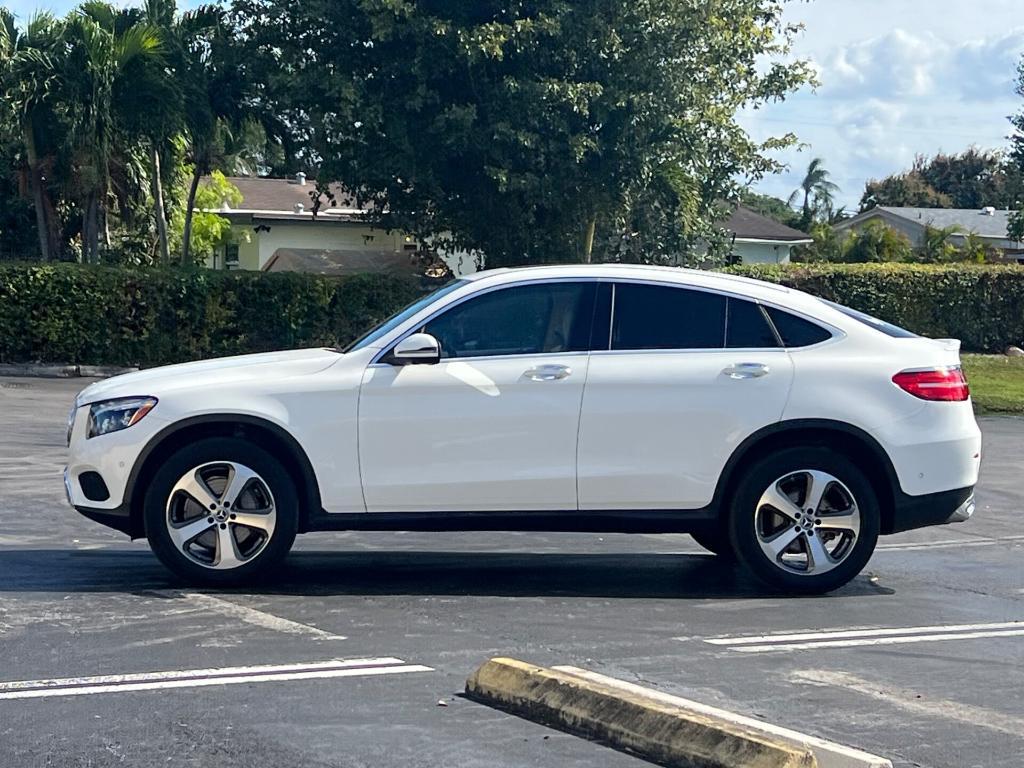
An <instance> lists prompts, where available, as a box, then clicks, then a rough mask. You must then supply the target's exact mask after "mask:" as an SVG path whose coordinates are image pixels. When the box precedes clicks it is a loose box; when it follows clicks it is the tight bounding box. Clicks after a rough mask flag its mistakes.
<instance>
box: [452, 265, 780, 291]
mask: <svg viewBox="0 0 1024 768" xmlns="http://www.w3.org/2000/svg"><path fill="white" fill-rule="evenodd" d="M574 277H575V278H581V277H589V278H604V279H609V280H629V279H633V280H655V281H658V282H667V283H678V284H680V285H690V286H695V287H704V288H714V289H717V290H721V291H731V292H735V293H741V294H744V295H746V296H751V297H753V298H762V297H763V298H768V297H769V296H771V297H774V298H779V297H780V296H781V295H782V294H792V293H798V292H797V291H793V290H791V289H789V288H786V287H785V286H781V285H777V284H775V283H768V282H765V281H763V280H754V279H752V278H749V277H742V276H740V275H730V274H725V273H722V272H710V271H708V270H702V269H686V268H683V267H663V266H654V265H648V264H558V265H544V266H536V267H516V268H512V269H509V268H502V269H487V270H483V271H482V272H475V273H473V274H470V275H465V276H464V278H463V279H466V280H473V281H477V280H486V281H488V282H490V281H494V282H497V283H506V282H507V283H514V282H519V281H520V280H523V279H531V278H537V279H544V278H550V279H558V278H574Z"/></svg>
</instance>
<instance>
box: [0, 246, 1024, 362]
mask: <svg viewBox="0 0 1024 768" xmlns="http://www.w3.org/2000/svg"><path fill="white" fill-rule="evenodd" d="M729 271H731V272H735V273H738V274H743V275H747V276H750V277H756V278H759V279H762V280H770V281H773V282H778V283H783V284H785V285H789V286H792V287H794V288H799V289H800V290H804V291H808V292H809V293H813V294H816V295H819V296H822V297H824V298H827V299H833V300H835V301H839V302H841V303H843V304H847V305H849V306H851V307H855V308H856V309H860V310H863V311H865V312H868V313H870V314H872V315H875V316H877V317H880V318H882V319H884V320H889V321H890V322H894V323H897V324H898V325H902V326H904V327H906V328H909V329H910V330H913V331H916V332H918V333H922V334H924V335H927V336H933V337H952V338H958V339H961V340H962V341H963V343H964V350H965V351H973V352H1000V351H1002V350H1004V349H1005V348H1006V347H1007V346H1009V345H1010V344H1020V343H1021V342H1024V268H1021V267H1009V266H1008V267H999V266H962V265H957V266H939V267H932V266H919V265H906V264H891V265H890V264H886V265H874V264H857V265H794V266H789V267H779V266H747V267H733V268H730V270H729ZM428 288H429V286H428V285H426V284H425V283H423V282H422V281H419V280H416V279H414V278H411V277H395V276H384V275H359V276H356V277H347V278H328V277H315V276H310V275H299V274H280V273H279V274H270V275H268V274H262V273H258V272H211V271H194V272H186V271H175V270H161V269H127V268H122V267H84V266H79V265H75V264H56V265H37V264H36V265H33V264H8V265H0V363H20V362H48V363H80V364H96V365H102V364H107V365H141V366H153V365H161V364H164V363H173V362H180V361H185V360H196V359H201V358H209V357H217V356H221V355H237V354H244V353H247V352H260V351H265V350H272V349H288V348H297V347H304V346H319V345H327V346H333V345H337V344H344V343H346V342H348V341H349V340H351V339H353V338H355V337H356V336H357V335H359V333H361V332H362V331H363V330H365V329H367V328H369V327H371V326H372V325H374V324H375V323H376V322H379V321H380V320H382V319H384V318H385V317H387V316H388V315H390V314H392V313H393V312H394V311H395V310H397V309H398V308H400V307H401V306H403V305H404V304H407V303H408V302H410V301H412V300H413V299H415V298H416V297H417V296H419V295H421V294H422V292H423V291H425V290H427V289H428Z"/></svg>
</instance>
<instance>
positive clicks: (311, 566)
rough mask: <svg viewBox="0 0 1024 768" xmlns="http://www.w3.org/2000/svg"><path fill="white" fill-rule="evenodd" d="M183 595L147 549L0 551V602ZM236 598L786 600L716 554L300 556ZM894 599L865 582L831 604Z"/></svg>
mask: <svg viewBox="0 0 1024 768" xmlns="http://www.w3.org/2000/svg"><path fill="white" fill-rule="evenodd" d="M183 586H187V585H184V584H183V583H182V582H180V581H178V580H176V579H174V577H172V576H171V575H170V574H169V573H168V572H167V571H166V570H165V569H164V568H163V567H162V566H161V565H160V563H159V562H158V561H157V560H156V558H155V557H154V556H153V555H151V554H150V553H149V552H148V551H145V550H142V549H138V550H129V549H94V550H65V549H52V550H39V549H33V550H0V593H3V592H51V591H52V592H139V591H149V590H154V589H157V590H159V589H177V588H181V587H183ZM217 591H223V592H230V591H232V590H230V589H218V590H217ZM237 591H239V592H243V593H244V592H259V593H265V594H281V595H296V596H301V595H353V596H359V595H372V596H379V595H478V596H498V597H525V596H530V597H537V596H562V597H605V598H688V599H701V598H704V599H707V598H743V597H752V598H753V597H766V596H772V595H774V594H777V593H776V592H772V591H771V590H769V589H767V588H765V587H763V586H761V585H760V584H759V583H758V582H757V581H755V580H754V579H753V578H752V577H750V576H749V575H748V574H747V573H746V572H744V571H743V570H742V569H741V568H740V567H738V566H736V565H733V564H731V563H729V562H727V561H724V560H722V559H720V558H717V557H714V556H712V555H703V554H664V553H661V554H646V553H636V552H630V553H622V554H617V553H610V554H576V553H572V554H563V553H547V552H545V553H531V552H510V553H495V552H472V551H469V552H466V551H457V552H456V551H420V550H411V551H390V550H373V551H358V552H335V551H332V552H319V551H310V550H305V551H298V552H293V553H292V554H291V555H290V556H289V557H288V559H287V560H286V561H285V563H284V564H283V565H282V566H280V567H279V568H278V569H276V570H275V571H274V572H273V573H272V574H270V575H268V576H267V577H265V578H264V579H262V580H261V581H260V583H257V584H251V585H247V586H245V587H241V588H238V590H237ZM893 592H894V590H892V589H889V588H886V587H882V586H879V585H878V584H875V583H873V582H872V581H871V580H870V578H868V577H867V576H865V575H862V576H859V577H858V578H856V579H854V580H853V581H852V582H851V583H850V584H848V585H847V586H845V587H843V588H842V589H841V590H838V591H836V592H833V593H832V594H831V595H830V597H833V598H835V597H852V596H864V595H878V596H881V595H888V594H893Z"/></svg>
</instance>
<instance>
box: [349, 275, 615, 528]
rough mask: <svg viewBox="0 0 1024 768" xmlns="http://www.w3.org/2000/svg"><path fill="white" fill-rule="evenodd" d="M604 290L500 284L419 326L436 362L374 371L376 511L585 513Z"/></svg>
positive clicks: (367, 398)
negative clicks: (583, 471)
mask: <svg viewBox="0 0 1024 768" xmlns="http://www.w3.org/2000/svg"><path fill="white" fill-rule="evenodd" d="M596 285H597V284H596V283H595V282H587V281H549V282H536V283H528V284H525V285H515V286H510V287H502V288H497V289H495V290H492V291H488V292H486V293H481V294H478V295H474V296H471V297H469V298H468V299H466V300H465V301H463V302H461V303H459V304H457V305H455V306H453V307H450V308H448V309H446V310H444V311H443V313H442V314H441V315H439V316H438V317H436V318H433V319H431V320H429V321H428V322H427V324H426V325H425V326H424V327H423V328H422V329H421V330H423V331H424V332H426V333H429V334H431V335H433V336H434V337H436V338H437V339H438V341H439V342H440V345H441V361H440V362H439V363H437V364H434V365H405V366H401V367H396V366H392V365H387V364H382V363H377V364H374V365H371V366H369V367H368V368H367V370H366V372H365V374H364V376H363V382H362V388H361V392H360V399H359V457H360V473H361V476H362V482H363V493H364V496H365V499H366V508H367V511H369V512H416V511H481V512H483V511H518V510H523V511H525V510H575V509H576V503H577V499H576V437H577V432H578V428H579V413H580V403H581V400H582V397H583V385H584V382H585V380H586V377H587V362H588V354H587V348H588V346H589V343H590V326H591V319H592V315H593V302H594V296H595V293H596Z"/></svg>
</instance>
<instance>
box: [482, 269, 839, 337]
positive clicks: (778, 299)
mask: <svg viewBox="0 0 1024 768" xmlns="http://www.w3.org/2000/svg"><path fill="white" fill-rule="evenodd" d="M571 278H591V279H593V278H597V279H605V280H650V281H655V282H662V283H673V284H676V285H679V286H688V287H692V288H704V289H706V290H713V291H720V292H722V293H731V294H734V295H737V296H742V297H745V298H749V299H754V300H757V301H762V302H765V303H767V304H775V305H778V306H781V307H785V308H788V309H793V310H796V311H798V312H803V313H805V314H808V315H810V316H812V317H815V318H817V319H819V320H823V321H825V322H827V323H830V324H831V325H834V326H838V327H839V328H844V326H845V325H846V322H845V320H846V319H847V318H845V317H844V316H843V315H842V313H840V312H839V311H837V310H835V309H833V308H832V307H830V306H828V305H827V304H826V303H825V302H823V301H821V300H820V299H818V298H817V297H816V296H812V295H811V294H809V293H804V292H803V291H799V290H795V289H792V288H787V287H785V286H782V285H778V284H777V283H769V282H766V281H764V280H755V279H753V278H750V277H743V276H741V275H731V274H727V273H723V272H712V271H710V270H704V269H687V268H684V267H668V266H655V265H649V264H558V265H555V264H552V265H543V266H536V267H515V268H501V269H487V270H483V271H481V272H475V273H473V274H470V275H465V276H464V277H463V278H462V279H464V280H468V281H472V282H473V283H477V282H485V283H487V284H490V285H502V284H506V283H517V282H520V281H523V280H530V279H538V280H543V279H571ZM481 287H482V286H481Z"/></svg>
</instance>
